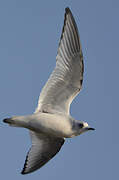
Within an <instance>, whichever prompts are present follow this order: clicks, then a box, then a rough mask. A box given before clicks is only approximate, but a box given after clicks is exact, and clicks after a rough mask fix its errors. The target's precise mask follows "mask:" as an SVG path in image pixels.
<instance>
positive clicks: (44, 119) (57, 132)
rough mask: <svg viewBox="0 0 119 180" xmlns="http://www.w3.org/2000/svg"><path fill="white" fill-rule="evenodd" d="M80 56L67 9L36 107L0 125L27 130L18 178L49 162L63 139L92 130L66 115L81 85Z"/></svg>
mask: <svg viewBox="0 0 119 180" xmlns="http://www.w3.org/2000/svg"><path fill="white" fill-rule="evenodd" d="M83 72H84V64H83V54H82V48H81V43H80V37H79V32H78V28H77V25H76V22H75V20H74V17H73V15H72V13H71V10H70V9H69V8H68V7H67V8H66V9H65V15H64V25H63V29H62V33H61V38H60V42H59V47H58V53H57V56H56V66H55V69H54V70H53V72H52V74H51V75H50V77H49V79H48V81H47V83H46V84H45V86H44V87H43V89H42V91H41V93H40V97H39V101H38V107H37V108H36V110H35V112H34V113H33V114H32V115H26V116H13V117H11V118H6V119H4V120H3V122H5V123H8V124H9V125H10V126H13V127H23V128H27V129H29V132H30V136H31V141H32V146H31V148H30V150H29V152H28V154H27V156H26V160H25V164H24V167H23V170H22V172H21V173H22V174H28V173H31V172H33V171H35V170H37V169H39V168H41V167H42V166H43V165H44V164H46V163H47V162H48V161H49V160H50V159H51V158H53V157H54V156H55V155H56V154H57V153H58V152H59V151H60V149H61V147H62V145H63V144H64V142H65V139H66V138H72V137H74V136H78V135H80V134H82V133H84V132H86V131H89V130H94V128H91V127H90V126H89V125H88V123H87V122H84V121H80V120H75V119H74V118H73V117H72V116H71V115H70V104H71V102H72V101H73V99H74V98H75V97H76V96H77V95H78V93H79V92H80V90H81V88H82V82H83Z"/></svg>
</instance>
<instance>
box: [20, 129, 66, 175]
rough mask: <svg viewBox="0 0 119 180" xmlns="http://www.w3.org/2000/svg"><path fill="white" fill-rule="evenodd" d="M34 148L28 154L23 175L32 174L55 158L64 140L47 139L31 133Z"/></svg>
mask: <svg viewBox="0 0 119 180" xmlns="http://www.w3.org/2000/svg"><path fill="white" fill-rule="evenodd" d="M30 134H31V139H32V147H31V149H30V151H29V152H28V154H27V157H26V161H25V164H24V168H23V170H22V172H21V173H22V174H28V173H31V172H33V171H35V170H37V169H39V168H41V167H42V166H43V165H44V164H46V163H47V162H48V161H49V160H50V159H51V158H53V157H54V156H55V155H56V154H57V153H58V152H59V150H60V148H61V146H62V145H63V143H64V139H63V138H55V137H47V136H44V135H42V134H37V133H35V132H32V131H30Z"/></svg>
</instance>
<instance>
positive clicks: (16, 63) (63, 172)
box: [0, 0, 119, 180]
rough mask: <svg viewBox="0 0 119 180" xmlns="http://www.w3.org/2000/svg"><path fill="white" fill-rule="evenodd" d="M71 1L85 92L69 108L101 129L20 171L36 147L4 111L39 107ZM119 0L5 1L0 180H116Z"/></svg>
mask: <svg viewBox="0 0 119 180" xmlns="http://www.w3.org/2000/svg"><path fill="white" fill-rule="evenodd" d="M67 6H69V7H70V8H71V10H72V13H73V15H74V17H75V19H76V22H77V26H78V29H79V32H80V38H81V42H82V48H83V54H84V64H85V73H84V82H83V90H82V91H81V93H80V94H79V95H78V96H77V98H76V99H75V100H74V101H73V103H72V106H71V114H72V116H73V117H74V118H75V119H79V120H84V121H87V122H88V123H89V124H90V125H91V126H92V127H94V128H95V129H96V131H93V132H91V131H90V132H87V133H85V134H83V135H81V136H78V137H76V138H73V139H68V140H67V141H66V143H65V144H64V146H63V147H62V149H61V151H60V152H59V153H58V154H57V155H56V156H55V157H54V158H53V159H52V160H51V161H50V162H49V163H47V164H46V165H45V166H44V167H42V168H41V169H40V170H38V171H36V172H34V173H32V174H29V175H24V176H23V175H21V174H20V171H21V170H22V168H23V164H24V161H25V158H26V153H27V151H28V149H29V147H30V138H29V133H28V130H26V129H22V128H21V129H20V128H10V127H8V126H7V125H6V124H3V123H2V120H3V119H4V118H6V117H11V116H13V115H24V114H31V113H33V112H34V110H35V108H36V106H37V101H38V97H39V94H40V91H41V88H42V87H43V85H44V84H45V82H46V80H47V79H48V77H49V74H50V73H51V71H52V70H53V68H54V66H55V57H56V54H57V47H58V43H59V39H60V35H61V31H62V26H63V21H64V9H65V7H67ZM118 71H119V1H118V0H74V1H73V0H72V1H71V0H69V1H68V0H60V1H56V0H52V1H48V0H47V1H46V0H43V1H40V0H1V1H0V120H1V121H0V124H1V125H0V179H5V180H8V179H15V180H21V179H22V180H38V179H39V180H40V179H41V180H49V179H52V180H56V179H57V180H61V179H68V180H73V179H77V180H87V179H88V180H105V179H108V180H112V179H118V178H119V173H118V171H119V133H118V132H119V110H118V109H119V102H118V101H119V96H118V92H119V73H118Z"/></svg>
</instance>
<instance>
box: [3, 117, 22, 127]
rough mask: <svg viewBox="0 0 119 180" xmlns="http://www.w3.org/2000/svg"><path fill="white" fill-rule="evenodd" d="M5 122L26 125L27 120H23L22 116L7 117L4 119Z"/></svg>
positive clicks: (19, 125)
mask: <svg viewBox="0 0 119 180" xmlns="http://www.w3.org/2000/svg"><path fill="white" fill-rule="evenodd" d="M3 122H4V123H7V124H9V125H10V126H12V127H25V122H24V121H23V118H22V116H14V117H11V118H5V119H3Z"/></svg>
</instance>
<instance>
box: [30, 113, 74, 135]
mask: <svg viewBox="0 0 119 180" xmlns="http://www.w3.org/2000/svg"><path fill="white" fill-rule="evenodd" d="M29 128H30V129H31V130H33V131H37V132H39V133H41V132H42V133H45V134H48V135H53V136H57V137H63V138H69V137H72V133H73V132H72V125H71V122H70V121H69V119H68V117H65V116H62V115H56V114H49V113H40V114H39V116H34V119H32V120H31V121H29Z"/></svg>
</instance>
